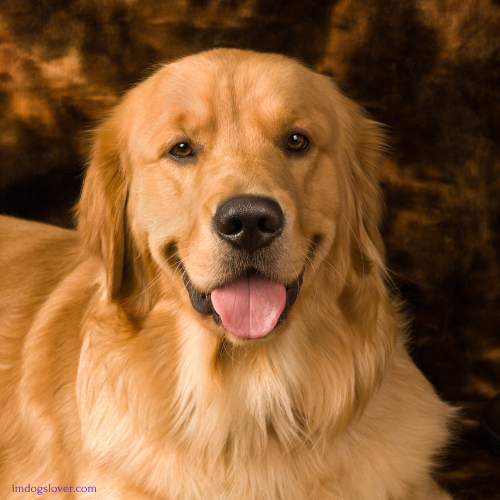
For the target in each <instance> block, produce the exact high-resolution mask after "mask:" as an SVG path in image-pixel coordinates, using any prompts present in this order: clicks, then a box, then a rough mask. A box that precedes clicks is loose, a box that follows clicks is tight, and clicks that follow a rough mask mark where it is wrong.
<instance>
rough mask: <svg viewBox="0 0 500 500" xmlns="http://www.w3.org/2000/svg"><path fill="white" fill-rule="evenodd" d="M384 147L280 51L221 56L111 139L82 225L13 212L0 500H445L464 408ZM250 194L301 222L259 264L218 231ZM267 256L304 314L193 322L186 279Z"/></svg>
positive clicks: (289, 224) (155, 83) (151, 97)
mask: <svg viewBox="0 0 500 500" xmlns="http://www.w3.org/2000/svg"><path fill="white" fill-rule="evenodd" d="M293 133H301V134H304V135H305V136H306V137H307V138H308V139H309V141H310V144H309V146H308V148H307V149H306V150H305V151H303V152H298V153H296V152H290V151H288V150H287V149H286V147H285V144H286V140H287V137H289V136H290V134H293ZM179 142H184V143H189V144H190V145H191V146H192V147H193V150H194V152H195V154H193V155H190V156H188V157H187V158H183V159H179V158H175V157H174V156H172V154H170V151H171V148H172V146H173V145H175V144H176V143H179ZM383 149H384V142H383V134H382V133H381V129H380V127H379V126H378V125H377V124H376V123H374V122H373V121H371V120H369V119H368V118H367V117H366V116H365V115H364V114H363V112H362V111H361V110H360V108H359V107H358V106H357V105H355V104H354V103H353V102H352V101H350V100H349V99H347V98H346V97H344V96H343V95H342V94H341V93H340V92H339V91H338V90H337V88H336V87H335V85H334V83H333V82H332V81H331V80H330V79H328V78H326V77H324V76H321V75H318V74H316V73H313V72H312V71H310V70H308V69H306V68H304V67H303V66H301V65H300V64H298V63H297V62H295V61H293V60H290V59H287V58H285V57H282V56H279V55H272V54H258V53H253V52H246V51H239V50H214V51H210V52H204V53H200V54H197V55H194V56H190V57H188V58H184V59H181V60H179V61H177V62H174V63H172V64H168V65H165V66H163V67H162V68H160V69H159V70H158V71H157V72H156V73H155V74H154V75H153V76H151V77H150V78H148V79H147V80H146V81H144V82H142V83H140V84H139V85H138V86H137V87H136V88H134V89H132V90H131V91H130V92H129V93H128V94H127V95H126V96H125V98H124V99H123V100H122V102H121V103H120V104H119V105H118V106H117V107H116V108H115V109H114V110H113V111H112V112H111V114H110V115H109V117H108V119H107V120H105V121H104V123H103V124H102V126H100V127H99V128H98V129H97V131H96V132H95V138H94V146H93V149H92V155H91V160H90V165H89V168H88V170H87V173H86V177H85V181H84V186H83V191H82V195H81V199H80V202H79V204H78V208H77V213H78V230H77V231H76V232H73V231H68V230H63V229H59V228H55V227H50V226H46V225H42V224H38V223H33V222H26V221H20V220H16V219H12V218H2V219H1V229H0V238H1V262H2V271H1V274H0V282H1V287H0V290H1V291H0V293H1V296H2V301H1V306H0V307H1V309H0V377H1V382H0V388H1V390H0V405H1V414H0V428H1V429H2V433H1V435H0V445H1V455H0V492H1V493H0V497H1V498H3V499H18V498H23V495H22V494H20V493H13V492H12V486H13V485H16V486H24V485H25V484H27V483H30V484H31V485H36V486H38V485H40V486H43V485H47V484H49V483H50V484H52V485H59V486H72V487H75V486H93V487H96V488H97V493H92V494H88V496H87V495H86V494H80V495H74V494H64V493H60V494H57V493H56V494H54V493H51V498H52V499H59V498H102V499H111V498H113V499H120V500H128V499H135V500H137V499H153V498H154V499H163V500H202V499H203V500H212V499H213V500H278V499H279V500H305V499H308V500H333V499H335V500H429V499H436V500H437V499H442V500H444V499H449V498H450V497H449V496H448V495H447V494H446V493H444V492H443V491H442V490H440V489H439V488H438V487H437V485H436V484H435V482H434V481H433V479H432V478H431V470H432V466H433V463H434V459H435V457H436V454H437V453H438V452H439V450H440V449H441V448H442V447H443V446H444V445H445V443H446V441H447V436H448V432H447V425H448V421H449V419H450V418H451V417H452V414H453V412H452V410H451V409H450V408H449V407H448V406H447V405H446V404H445V403H443V402H442V401H440V399H439V398H438V397H437V396H436V394H435V392H434V390H433V389H432V387H431V386H430V384H429V383H428V382H427V381H426V379H425V378H424V377H423V375H422V374H421V373H420V372H419V371H418V369H417V368H416V367H415V365H414V364H413V362H412V361H411V360H410V357H409V356H408V354H407V350H406V347H405V341H406V337H405V333H404V324H403V323H404V322H403V320H402V318H401V316H400V313H399V310H398V309H399V306H398V303H397V300H396V299H395V298H394V297H393V296H392V294H391V293H390V292H389V291H388V287H387V286H386V284H387V280H388V277H387V273H386V269H385V264H384V249H383V244H382V241H381V237H380V234H379V229H378V225H379V223H380V219H381V212H382V210H381V196H380V189H379V185H378V181H377V173H376V170H377V164H378V162H379V160H380V157H381V154H382V152H383ZM239 194H259V195H265V196H268V197H271V198H273V199H275V200H277V201H278V203H279V204H280V206H281V207H282V210H283V213H284V217H285V229H284V230H283V233H282V234H281V236H280V237H279V238H278V239H277V240H276V241H275V242H274V243H273V244H272V245H271V247H269V248H268V249H265V250H262V251H261V252H260V253H259V255H258V256H257V257H255V258H254V260H252V261H251V262H250V260H249V259H250V258H249V257H245V256H244V255H242V254H241V252H240V253H238V252H237V251H236V250H235V249H233V248H232V247H230V245H228V244H226V243H224V242H223V241H221V240H220V239H218V237H217V235H216V234H215V233H214V231H213V229H212V225H211V220H212V217H213V215H214V213H215V210H216V209H217V207H218V206H219V204H220V203H221V202H222V201H223V200H226V199H228V198H230V197H232V196H234V195H239ZM249 263H251V265H252V266H254V267H257V268H258V269H259V270H260V272H262V273H263V274H266V275H268V276H269V277H271V278H273V279H274V280H276V281H279V282H281V283H284V284H285V283H290V282H291V281H293V280H294V279H295V278H296V277H297V276H298V274H299V273H300V271H301V269H302V268H303V266H304V265H305V266H306V269H305V274H304V283H303V286H302V289H301V291H300V294H299V297H298V299H297V302H296V303H295V304H294V305H293V306H292V307H291V309H290V310H289V312H288V318H287V320H286V321H285V322H284V323H283V324H282V325H281V326H279V327H278V328H276V330H275V331H273V332H271V334H269V335H268V336H267V337H265V338H261V339H254V340H249V339H246V340H242V339H238V338H236V337H234V336H232V335H231V334H230V333H229V332H227V331H225V330H224V329H223V328H222V327H221V326H219V325H217V324H216V323H215V322H214V321H213V319H212V318H211V317H210V316H202V315H201V314H199V313H198V312H196V311H195V310H194V309H193V306H192V305H191V302H190V300H189V296H188V293H187V290H186V288H185V286H184V283H183V280H182V277H181V269H184V270H185V271H186V273H187V275H188V276H189V279H190V280H191V284H192V285H193V286H194V287H195V288H196V289H197V290H198V291H200V292H204V293H210V291H211V290H213V289H214V287H216V286H218V285H220V284H221V283H223V282H225V281H227V280H229V279H230V278H231V277H234V276H236V275H237V274H238V273H240V272H242V269H244V267H245V266H248V265H249ZM181 266H182V267H181ZM28 497H29V498H33V495H32V494H31V495H26V498H28Z"/></svg>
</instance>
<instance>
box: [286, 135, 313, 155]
mask: <svg viewBox="0 0 500 500" xmlns="http://www.w3.org/2000/svg"><path fill="white" fill-rule="evenodd" d="M308 145H309V141H308V140H307V137H306V136H305V135H302V134H292V135H291V136H290V137H289V138H288V140H287V141H286V148H287V149H288V151H303V150H304V149H306V148H307V146H308Z"/></svg>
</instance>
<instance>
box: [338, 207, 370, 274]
mask: <svg viewBox="0 0 500 500" xmlns="http://www.w3.org/2000/svg"><path fill="white" fill-rule="evenodd" d="M342 217H344V219H345V221H346V222H347V225H348V226H349V229H350V230H351V232H352V234H353V236H354V239H355V240H356V243H357V244H358V248H359V253H360V255H361V262H362V264H363V278H364V277H365V259H364V257H363V252H362V251H361V245H360V244H359V240H358V237H357V236H356V233H355V232H354V231H353V229H352V227H351V225H350V224H349V221H348V220H347V217H346V216H345V215H344V214H342Z"/></svg>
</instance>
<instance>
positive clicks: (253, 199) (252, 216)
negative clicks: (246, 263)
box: [213, 196, 284, 252]
mask: <svg viewBox="0 0 500 500" xmlns="http://www.w3.org/2000/svg"><path fill="white" fill-rule="evenodd" d="M283 220H284V217H283V212H282V211H281V207H280V206H279V204H278V203H277V202H276V201H274V200H273V199H271V198H265V197H264V196H237V197H234V198H231V199H230V200H227V201H225V202H224V203H222V205H220V206H219V207H218V208H217V211H216V212H215V215H214V219H213V223H214V228H215V231H216V232H217V234H218V235H219V236H220V237H221V238H222V239H223V240H225V241H227V242H229V243H231V245H233V246H234V247H236V248H240V249H243V250H246V251H248V252H254V251H255V250H258V249H259V248H263V247H266V246H267V245H269V244H271V242H272V241H273V240H274V239H275V238H276V237H278V236H279V235H280V234H281V231H282V230H283Z"/></svg>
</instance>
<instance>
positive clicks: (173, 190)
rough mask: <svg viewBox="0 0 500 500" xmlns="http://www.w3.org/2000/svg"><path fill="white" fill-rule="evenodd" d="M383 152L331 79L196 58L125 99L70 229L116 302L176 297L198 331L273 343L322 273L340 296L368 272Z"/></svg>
mask: <svg viewBox="0 0 500 500" xmlns="http://www.w3.org/2000/svg"><path fill="white" fill-rule="evenodd" d="M380 148H381V138H380V134H379V132H378V129H377V127H376V125H375V124H374V123H373V122H371V121H369V120H367V119H366V118H364V117H363V116H362V114H361V113H360V112H359V110H358V108H357V107H356V106H355V105H354V104H353V103H352V102H351V101H349V100H348V99H346V98H345V97H344V96H342V95H341V94H340V93H339V92H338V91H337V90H336V88H335V87H334V85H333V83H332V82H331V81H330V80H328V79H327V78H326V77H323V76H321V75H318V74H316V73H313V72H312V71H310V70H308V69H306V68H304V67H303V66H301V65H300V64H298V63H297V62H295V61H292V60H290V59H287V58H284V57H282V56H278V55H271V54H257V53H252V52H245V51H238V50H216V51H211V52H206V53H201V54H198V55H195V56H191V57H188V58H185V59H182V60H180V61H178V62H175V63H173V64H169V65H166V66H164V67H163V68H162V69H160V70H159V71H158V72H157V73H155V74H154V75H153V76H152V77H151V78H149V79H148V80H146V81H145V82H143V83H141V84H140V85H139V86H137V87H136V88H135V89H133V90H132V91H131V92H130V93H129V94H128V95H127V96H126V98H125V99H124V101H123V102H122V103H121V104H120V105H119V106H118V107H117V109H116V110H115V111H114V113H113V115H112V117H111V118H110V119H109V120H108V121H107V122H106V123H105V124H104V125H103V126H102V127H101V129H100V130H99V131H98V135H97V144H96V147H95V150H94V154H93V162H92V165H91V167H90V169H89V173H88V175H87V180H86V184H85V187H84V192H83V194H82V201H81V203H80V228H81V230H82V232H83V233H84V237H86V239H87V242H88V244H89V245H90V246H93V247H94V248H96V247H98V248H99V252H100V253H101V255H102V256H103V258H104V261H105V263H106V265H107V268H108V290H109V293H110V295H111V296H114V297H116V296H119V295H120V293H121V290H123V288H124V287H125V288H126V287H127V286H128V288H129V295H128V296H129V300H130V296H131V295H133V294H140V293H141V289H144V288H147V287H154V286H158V287H160V288H161V287H162V286H163V288H164V289H165V290H164V291H163V293H166V291H167V290H169V291H170V290H171V289H172V287H175V289H176V290H177V291H179V287H185V290H182V292H181V295H182V297H183V298H182V300H183V307H184V308H185V309H186V308H188V309H189V311H190V312H189V314H192V315H193V317H194V318H195V320H196V321H199V322H200V323H201V324H202V325H203V326H204V327H205V328H207V329H209V330H211V331H213V332H214V333H216V334H217V335H222V336H224V337H225V338H227V339H228V340H230V341H232V342H241V339H245V340H247V339H262V338H269V337H270V336H272V335H274V334H275V333H276V332H278V331H285V330H286V328H287V326H288V323H289V320H288V319H287V318H288V317H289V316H290V309H291V308H294V307H295V308H297V309H300V308H302V309H303V310H304V311H303V312H304V314H306V309H309V310H310V307H311V304H312V302H311V300H309V302H307V301H306V300H304V299H302V298H301V295H304V294H306V295H308V297H309V298H310V299H312V298H313V296H314V294H317V293H318V289H317V287H318V277H317V273H318V271H319V270H320V269H323V268H324V269H329V270H328V272H327V273H326V274H328V276H329V278H330V279H332V280H333V284H332V285H331V286H330V288H329V289H328V291H326V290H325V292H326V293H331V294H334V295H336V296H338V295H339V294H340V293H341V291H342V289H343V288H344V285H346V284H347V282H348V281H349V280H350V281H352V280H353V279H354V277H355V276H357V275H361V274H363V275H364V274H367V273H369V271H370V266H371V265H372V264H373V262H374V261H376V260H377V255H378V254H377V252H378V250H380V248H378V247H379V246H380V242H379V240H378V230H377V223H378V219H379V212H380V203H379V200H378V188H377V185H376V181H375V180H374V175H375V173H374V164H375V163H376V161H377V159H378V156H379V152H380ZM98 185H100V186H101V187H99V186H98ZM91 198H92V199H93V201H91ZM99 198H100V199H99ZM99 203H104V204H105V205H106V207H105V209H104V210H103V209H102V207H101V208H99V207H97V206H96V205H97V204H99ZM87 205H89V206H87ZM90 205H92V206H90ZM99 211H100V212H102V213H103V215H101V217H107V218H108V219H110V220H109V221H108V222H106V223H99V222H98V221H96V220H95V217H97V215H96V214H97V213H98V212H99ZM120 246H121V247H122V248H124V249H125V252H124V253H125V256H124V255H123V250H122V254H120ZM139 261H140V263H141V264H139V263H138V262H139ZM332 269H333V271H334V272H333V273H332ZM131 274H142V278H141V279H142V282H141V283H142V284H141V285H137V283H139V281H140V280H138V279H137V277H136V278H135V286H131V285H130V284H129V285H126V282H127V280H128V281H129V282H130V280H131V276H130V275H131ZM181 275H182V280H181V279H180V278H181ZM124 283H125V284H124ZM301 289H302V290H301ZM186 292H187V293H186ZM161 294H162V292H161V291H159V292H158V294H157V297H160V296H161ZM351 302H352V300H351ZM351 306H352V304H351ZM186 310H187V309H186Z"/></svg>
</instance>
